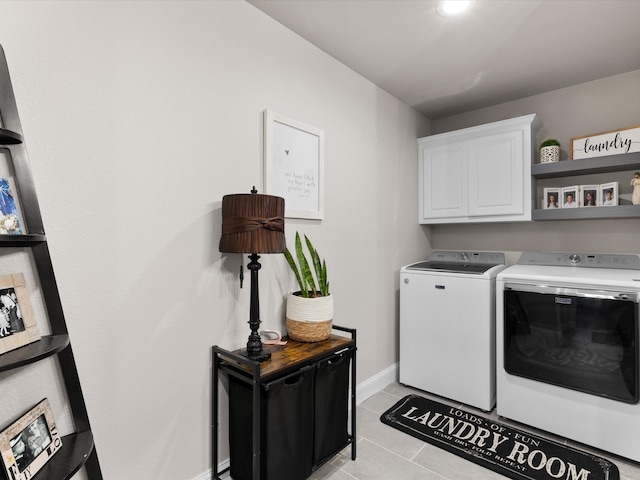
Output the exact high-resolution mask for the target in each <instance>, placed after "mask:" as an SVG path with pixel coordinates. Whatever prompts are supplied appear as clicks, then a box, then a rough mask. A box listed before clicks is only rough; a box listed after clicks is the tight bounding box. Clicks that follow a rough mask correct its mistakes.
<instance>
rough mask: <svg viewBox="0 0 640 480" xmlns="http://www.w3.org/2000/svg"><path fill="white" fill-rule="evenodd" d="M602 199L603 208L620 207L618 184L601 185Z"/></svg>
mask: <svg viewBox="0 0 640 480" xmlns="http://www.w3.org/2000/svg"><path fill="white" fill-rule="evenodd" d="M600 198H601V199H602V204H601V205H602V206H603V207H613V206H616V205H618V182H610V183H603V184H601V185H600Z"/></svg>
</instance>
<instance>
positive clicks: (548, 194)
mask: <svg viewBox="0 0 640 480" xmlns="http://www.w3.org/2000/svg"><path fill="white" fill-rule="evenodd" d="M561 191H562V189H561V188H545V189H544V199H543V205H542V208H543V209H554V208H562V204H561V203H560V198H561Z"/></svg>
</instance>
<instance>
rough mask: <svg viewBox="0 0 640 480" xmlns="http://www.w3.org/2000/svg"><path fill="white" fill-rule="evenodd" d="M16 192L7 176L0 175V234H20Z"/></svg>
mask: <svg viewBox="0 0 640 480" xmlns="http://www.w3.org/2000/svg"><path fill="white" fill-rule="evenodd" d="M23 233H24V229H23V228H22V222H21V220H20V214H19V213H18V207H17V202H16V194H15V191H14V189H13V187H12V186H11V184H10V183H9V179H8V178H4V177H0V235H22V234H23Z"/></svg>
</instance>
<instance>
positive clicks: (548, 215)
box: [531, 205, 640, 220]
mask: <svg viewBox="0 0 640 480" xmlns="http://www.w3.org/2000/svg"><path fill="white" fill-rule="evenodd" d="M531 218H532V220H581V219H582V220H595V219H598V218H602V219H608V218H640V205H618V206H613V207H587V208H554V209H538V210H533V211H532V212H531Z"/></svg>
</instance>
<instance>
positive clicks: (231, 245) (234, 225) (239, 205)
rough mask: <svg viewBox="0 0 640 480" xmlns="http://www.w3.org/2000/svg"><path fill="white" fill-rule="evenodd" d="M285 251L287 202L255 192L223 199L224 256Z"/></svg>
mask: <svg viewBox="0 0 640 480" xmlns="http://www.w3.org/2000/svg"><path fill="white" fill-rule="evenodd" d="M285 248H286V242H285V237H284V198H282V197H276V196H273V195H260V194H258V193H257V191H256V190H252V193H238V194H234V195H225V196H224V197H222V236H221V237H220V245H219V250H220V251H221V252H228V253H282V252H284V251H285Z"/></svg>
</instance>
